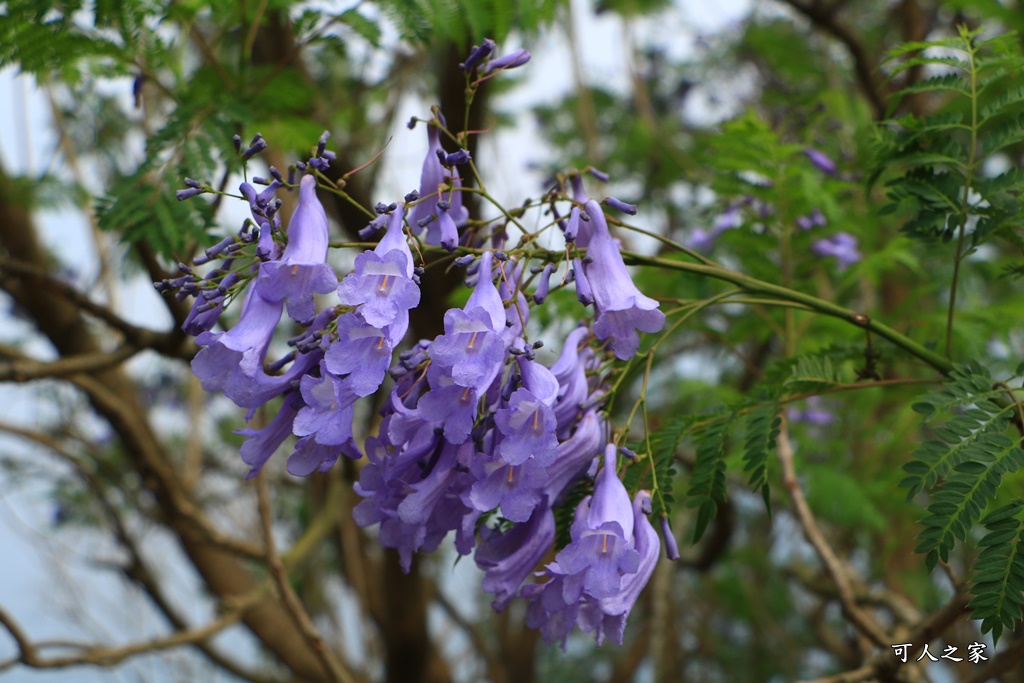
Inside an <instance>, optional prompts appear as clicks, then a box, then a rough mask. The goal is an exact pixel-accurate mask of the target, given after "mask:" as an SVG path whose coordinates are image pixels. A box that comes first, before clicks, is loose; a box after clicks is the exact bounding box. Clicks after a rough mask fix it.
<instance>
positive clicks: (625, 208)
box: [604, 197, 636, 216]
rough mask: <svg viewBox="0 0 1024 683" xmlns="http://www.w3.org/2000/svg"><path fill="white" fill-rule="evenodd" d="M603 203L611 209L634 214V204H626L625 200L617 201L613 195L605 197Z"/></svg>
mask: <svg viewBox="0 0 1024 683" xmlns="http://www.w3.org/2000/svg"><path fill="white" fill-rule="evenodd" d="M604 203H605V204H607V205H608V206H610V207H612V208H613V209H618V210H619V211H621V212H622V213H628V214H629V215H630V216H635V215H636V204H627V203H626V202H623V201H619V200H618V199H616V198H615V197H605V199H604Z"/></svg>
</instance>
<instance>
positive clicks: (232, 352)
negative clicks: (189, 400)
mask: <svg viewBox="0 0 1024 683" xmlns="http://www.w3.org/2000/svg"><path fill="white" fill-rule="evenodd" d="M282 308H283V304H282V303H281V301H277V302H273V301H268V300H266V299H264V298H263V297H262V296H260V295H259V293H258V292H257V291H256V289H255V288H250V289H249V292H248V293H247V295H246V297H245V302H244V303H243V304H242V312H241V315H240V316H239V318H238V323H237V324H236V325H235V326H234V327H232V328H231V329H230V330H228V331H227V332H203V333H202V334H200V335H199V336H198V337H197V338H196V343H198V344H199V345H200V346H203V347H205V348H202V349H200V351H199V353H197V354H196V357H195V358H193V359H192V371H193V372H194V373H195V375H196V377H198V378H199V380H200V381H201V382H202V385H203V389H205V390H206V391H210V392H217V391H223V392H224V393H225V394H227V395H228V397H229V398H231V396H232V394H233V393H235V394H241V393H246V392H247V390H248V387H247V385H248V384H250V383H252V382H254V381H255V378H256V377H257V375H258V374H261V373H262V372H263V360H264V358H266V355H267V348H268V347H269V346H270V339H271V337H273V335H274V330H275V329H276V328H277V324H278V322H279V321H280V320H281V312H282ZM262 403H263V401H260V402H259V403H257V404H256V405H261V404H262ZM239 405H241V406H242V407H243V408H252V407H255V405H243V404H239Z"/></svg>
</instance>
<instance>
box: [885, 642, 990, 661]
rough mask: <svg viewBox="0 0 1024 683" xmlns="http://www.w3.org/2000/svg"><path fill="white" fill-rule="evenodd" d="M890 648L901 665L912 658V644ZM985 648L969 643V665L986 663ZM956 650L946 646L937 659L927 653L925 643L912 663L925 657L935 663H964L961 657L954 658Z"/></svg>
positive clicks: (954, 647)
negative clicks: (947, 661) (944, 661)
mask: <svg viewBox="0 0 1024 683" xmlns="http://www.w3.org/2000/svg"><path fill="white" fill-rule="evenodd" d="M890 647H892V649H893V653H894V654H895V655H896V657H897V658H898V659H899V660H900V661H901V662H902V663H904V664H906V663H907V658H908V657H910V656H912V653H911V648H913V647H914V644H913V643H899V644H897V645H891V646H890ZM987 647H988V646H987V645H985V643H979V642H974V643H971V644H970V645H968V646H967V661H969V662H970V663H971V664H978V663H980V662H987V661H988V657H986V656H985V655H984V652H985V649H986V648H987ZM957 649H958V648H957V647H956V646H955V645H947V646H946V649H945V650H944V651H943V653H942V655H941V656H939V657H936V656H935V655H933V654H932V653H931V652H929V651H928V643H925V644H924V649H923V650H922V651H921V654H920V656H918V657H917V659H915V660H914V661H917V662H920V661H921V660H923V659H924V658H925V657H927V658H928V659H930V660H931V661H933V662H937V661H939V659H948V660H950V661H953V662H962V661H964V658H963V657H956V656H955V655H956V651H957Z"/></svg>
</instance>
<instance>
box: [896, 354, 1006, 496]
mask: <svg viewBox="0 0 1024 683" xmlns="http://www.w3.org/2000/svg"><path fill="white" fill-rule="evenodd" d="M1003 393H1004V392H1003V391H1002V390H1000V389H995V388H993V386H992V378H991V377H990V376H989V374H988V371H987V370H986V369H985V368H983V367H981V366H980V365H978V364H977V363H973V362H972V363H970V364H969V365H963V366H957V367H956V368H955V369H954V370H953V372H952V373H950V377H949V381H948V382H946V384H944V385H943V387H942V388H941V389H939V390H937V391H935V392H932V393H930V394H927V395H925V396H924V397H922V398H921V400H920V401H919V402H918V403H915V404H914V406H913V408H914V410H915V411H916V412H918V413H921V414H922V415H924V419H925V423H926V424H928V423H931V422H933V421H934V420H936V419H938V418H939V417H941V416H944V415H946V414H948V413H950V412H953V414H952V415H951V416H949V419H948V420H947V421H946V422H945V424H944V425H941V426H937V427H935V428H934V434H935V436H936V437H938V438H936V439H930V440H927V441H925V442H923V443H922V444H921V445H920V446H919V448H918V450H917V451H916V452H915V453H914V458H915V459H914V460H912V461H910V462H908V463H907V464H905V465H904V466H903V470H904V471H905V472H906V473H907V477H905V478H904V479H903V480H902V481H901V482H900V486H901V487H904V488H906V489H907V500H910V499H911V498H913V497H914V496H915V495H917V494H918V493H920V492H921V491H924V490H931V489H932V488H934V487H935V485H936V483H937V482H938V481H939V479H941V478H943V477H945V476H946V475H947V474H949V473H950V472H951V471H952V470H953V469H954V468H955V467H957V466H958V465H960V464H962V463H964V462H966V461H969V460H980V459H983V458H985V457H986V454H987V453H988V451H989V450H990V449H991V447H992V445H991V443H990V442H989V438H990V437H992V436H993V435H1000V436H1001V435H1002V433H1003V432H1005V431H1006V428H1007V425H1008V424H1009V420H1010V417H1011V416H1012V413H1013V405H1012V404H1010V405H1008V406H1005V407H999V406H997V405H996V404H995V403H994V402H993V399H997V398H998V397H999V396H1000V395H1001V394H1003Z"/></svg>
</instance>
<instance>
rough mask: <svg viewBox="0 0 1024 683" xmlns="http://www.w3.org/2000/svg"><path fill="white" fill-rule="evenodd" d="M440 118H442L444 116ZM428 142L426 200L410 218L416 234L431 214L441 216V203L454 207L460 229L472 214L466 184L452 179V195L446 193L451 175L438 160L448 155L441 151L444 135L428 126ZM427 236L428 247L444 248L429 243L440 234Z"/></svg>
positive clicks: (452, 212) (451, 211)
mask: <svg viewBox="0 0 1024 683" xmlns="http://www.w3.org/2000/svg"><path fill="white" fill-rule="evenodd" d="M438 117H439V118H440V114H439V115H438ZM441 125H444V119H443V118H442V119H441ZM427 140H428V145H427V157H426V159H424V160H423V172H422V174H421V175H420V189H419V196H420V197H425V199H423V200H422V201H420V202H419V203H418V204H416V206H414V207H413V208H412V211H411V212H410V214H409V225H411V226H413V230H418V229H419V227H421V226H420V221H427V220H428V219H429V217H430V216H431V214H433V215H434V216H439V215H440V211H439V210H438V208H437V202H438V201H439V200H445V199H446V200H448V201H449V202H450V204H451V206H450V208H449V209H448V214H449V217H450V218H451V219H452V221H453V222H454V223H455V224H456V225H459V224H461V223H463V222H464V221H465V220H466V219H467V218H468V217H469V211H468V210H467V209H466V207H464V206H463V205H462V192H460V191H459V188H461V187H462V181H461V180H459V179H458V178H457V177H454V178H452V179H451V185H452V188H453V189H452V191H451V192H450V193H449V192H448V191H446V190H445V189H444V188H445V187H447V185H448V183H447V182H446V181H445V178H446V177H450V172H449V170H448V169H446V168H445V167H444V166H443V165H442V164H441V161H440V159H439V158H438V156H437V153H438V152H441V154H444V150H443V149H442V148H441V132H440V130H439V129H438V128H437V126H427ZM442 191H443V192H444V196H443V197H442V196H441V192H442ZM431 195H432V196H431ZM423 225H427V223H426V222H424V223H423ZM427 234H428V240H427V244H431V245H433V246H438V245H439V244H440V241H437V242H431V241H430V240H429V236H430V235H431V234H433V235H434V236H435V237H438V238H440V236H441V235H440V231H436V232H434V233H429V232H428V233H427Z"/></svg>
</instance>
